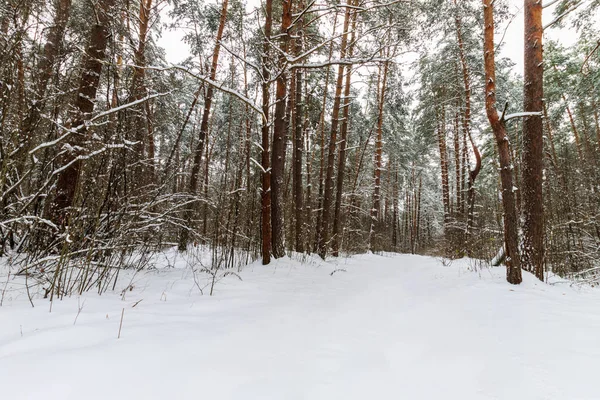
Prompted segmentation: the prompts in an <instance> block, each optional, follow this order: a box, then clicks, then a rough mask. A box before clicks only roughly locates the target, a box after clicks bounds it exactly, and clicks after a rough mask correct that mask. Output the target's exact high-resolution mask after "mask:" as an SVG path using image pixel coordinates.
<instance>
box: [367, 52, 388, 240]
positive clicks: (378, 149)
mask: <svg viewBox="0 0 600 400" xmlns="http://www.w3.org/2000/svg"><path fill="white" fill-rule="evenodd" d="M388 65H389V62H388V61H385V62H384V63H383V73H382V75H383V76H382V78H381V90H380V94H379V99H378V100H379V112H378V116H377V136H376V139H375V172H374V184H375V187H374V188H373V207H372V208H371V226H370V229H369V250H373V235H374V234H375V229H376V227H377V222H378V221H379V211H380V208H381V194H380V192H381V169H382V158H383V105H384V103H385V89H386V85H387V74H388Z"/></svg>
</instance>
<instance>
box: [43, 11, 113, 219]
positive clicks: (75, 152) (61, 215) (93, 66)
mask: <svg viewBox="0 0 600 400" xmlns="http://www.w3.org/2000/svg"><path fill="white" fill-rule="evenodd" d="M114 3H115V0H100V1H99V2H98V3H97V6H96V7H97V9H96V15H97V21H96V23H95V24H93V25H92V27H91V29H90V34H89V44H88V46H87V48H86V50H85V54H84V55H83V61H82V65H83V67H82V74H81V78H80V81H79V89H78V90H77V95H76V97H75V100H74V103H73V108H74V109H75V115H74V117H73V119H72V120H73V122H72V123H71V126H72V127H73V128H76V129H77V131H76V132H74V133H72V134H71V136H70V137H69V139H68V144H69V145H70V150H69V151H67V152H66V153H65V155H64V156H63V157H62V160H61V162H60V164H61V165H62V168H63V169H62V171H61V172H60V174H59V176H58V182H57V184H56V196H55V197H54V200H53V202H52V204H51V206H50V207H51V209H50V215H51V218H52V219H53V220H54V221H55V222H56V223H58V224H59V225H66V224H68V216H69V215H68V212H67V208H69V207H71V206H72V205H73V201H74V200H75V193H76V190H77V186H78V184H79V174H80V171H81V167H82V161H81V159H80V158H79V156H80V154H79V153H80V150H79V149H80V148H81V146H82V145H83V141H84V138H85V136H86V132H87V129H86V127H85V121H87V120H88V119H89V118H90V117H91V113H92V111H93V110H94V99H95V98H96V92H97V90H98V85H99V84H100V75H101V74H102V64H103V62H104V59H105V57H106V46H107V44H108V37H109V29H108V25H109V21H110V16H109V14H108V13H109V11H110V10H111V9H112V8H113V7H114Z"/></svg>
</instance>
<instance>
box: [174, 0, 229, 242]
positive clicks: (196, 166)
mask: <svg viewBox="0 0 600 400" xmlns="http://www.w3.org/2000/svg"><path fill="white" fill-rule="evenodd" d="M227 3H228V0H223V6H222V9H221V18H220V20H219V28H218V30H217V37H216V39H215V47H214V50H213V56H212V64H211V67H210V79H211V81H214V80H215V78H216V76H217V65H218V62H219V51H220V49H221V39H222V38H223V30H224V29H225V21H226V20H227ZM213 92H214V88H213V86H212V85H208V88H207V89H206V96H205V97H204V111H203V113H202V122H201V123H200V133H199V135H198V143H197V144H196V149H195V150H194V160H193V162H192V171H191V173H190V181H189V184H188V193H189V194H190V195H192V196H194V195H196V191H197V190H198V178H199V174H200V165H201V161H202V153H203V150H204V142H205V140H206V135H207V134H208V119H209V116H210V109H211V105H212V100H213ZM193 209H194V207H192V210H190V211H188V212H187V213H186V214H187V215H186V218H185V219H186V221H187V222H188V223H189V222H190V221H191V219H192V217H193V214H194V212H193ZM188 241H189V230H188V229H187V228H183V229H182V230H181V233H180V236H179V250H180V251H184V250H185V249H186V248H187V245H188Z"/></svg>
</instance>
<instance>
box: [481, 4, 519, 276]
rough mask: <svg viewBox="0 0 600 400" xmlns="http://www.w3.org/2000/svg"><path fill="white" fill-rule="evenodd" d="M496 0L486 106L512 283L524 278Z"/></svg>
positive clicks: (489, 11) (488, 20)
mask: <svg viewBox="0 0 600 400" xmlns="http://www.w3.org/2000/svg"><path fill="white" fill-rule="evenodd" d="M493 1H494V0H483V10H484V11H483V15H484V50H483V52H484V59H485V110H486V114H487V117H488V120H489V122H490V125H491V127H492V130H493V131H494V136H495V137H496V143H497V145H498V155H499V158H500V179H501V182H502V207H503V208H504V243H505V249H506V256H507V257H506V279H507V281H508V282H509V283H512V284H519V283H521V281H522V277H521V265H520V261H521V260H520V256H519V239H518V230H517V224H518V218H517V210H516V208H515V194H514V191H513V176H512V168H511V161H510V150H509V146H508V136H507V135H506V126H505V122H504V120H503V119H502V118H500V117H499V116H498V111H497V110H496V60H495V55H494V9H493V5H492V4H493Z"/></svg>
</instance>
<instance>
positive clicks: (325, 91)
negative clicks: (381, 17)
mask: <svg viewBox="0 0 600 400" xmlns="http://www.w3.org/2000/svg"><path fill="white" fill-rule="evenodd" d="M337 16H338V14H337V12H336V13H335V16H334V19H333V36H335V30H336V27H337ZM332 56H333V41H332V42H331V44H330V45H329V57H328V58H327V62H330V61H331V57H332ZM326 68H327V71H326V72H325V84H324V86H323V101H322V105H321V115H320V117H319V138H320V140H321V158H320V163H319V191H318V203H317V225H316V228H317V229H316V232H315V233H316V234H315V246H314V250H315V251H319V243H320V241H321V239H320V235H321V231H322V229H321V228H322V224H323V210H322V209H323V192H324V190H325V181H324V176H325V113H326V110H327V94H328V89H329V76H330V67H329V66H328V67H326Z"/></svg>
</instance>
